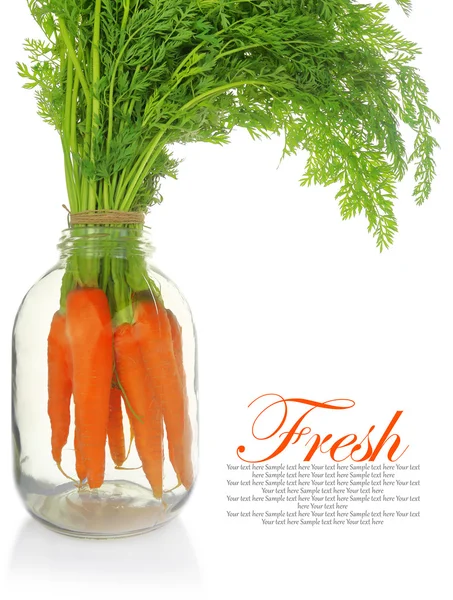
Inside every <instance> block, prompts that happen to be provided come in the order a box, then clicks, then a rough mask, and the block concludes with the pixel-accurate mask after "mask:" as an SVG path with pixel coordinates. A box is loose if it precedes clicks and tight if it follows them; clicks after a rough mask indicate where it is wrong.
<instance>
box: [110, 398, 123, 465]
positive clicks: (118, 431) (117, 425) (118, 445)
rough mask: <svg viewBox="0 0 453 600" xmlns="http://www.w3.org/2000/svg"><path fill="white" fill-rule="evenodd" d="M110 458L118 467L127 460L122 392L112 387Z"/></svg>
mask: <svg viewBox="0 0 453 600" xmlns="http://www.w3.org/2000/svg"><path fill="white" fill-rule="evenodd" d="M108 440H109V448H110V456H111V457H112V460H113V462H114V463H115V465H116V466H117V467H121V465H122V464H123V463H124V461H125V460H126V446H125V444H124V431H123V413H122V412H121V391H120V390H119V389H118V388H114V387H112V389H111V390H110V412H109V426H108Z"/></svg>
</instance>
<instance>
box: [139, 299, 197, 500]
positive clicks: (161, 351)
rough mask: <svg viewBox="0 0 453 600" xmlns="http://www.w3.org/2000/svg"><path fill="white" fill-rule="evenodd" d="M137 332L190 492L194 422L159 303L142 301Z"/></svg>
mask: <svg viewBox="0 0 453 600" xmlns="http://www.w3.org/2000/svg"><path fill="white" fill-rule="evenodd" d="M135 320H136V323H135V332H136V337H137V340H138V343H139V347H140V351H141V354H142V357H143V362H144V364H145V369H146V372H147V377H148V383H149V385H150V386H151V387H152V389H153V391H154V394H155V396H156V398H157V401H158V403H159V405H160V406H161V409H162V415H163V417H164V421H165V427H166V430H167V439H168V453H169V456H170V461H171V463H172V465H173V468H174V470H175V473H176V475H177V476H178V479H179V480H180V482H181V483H182V484H183V486H184V487H185V488H186V489H189V488H190V487H191V485H192V482H193V469H192V460H191V438H192V434H191V429H190V420H189V419H188V415H187V412H186V409H185V404H186V402H185V398H184V392H183V388H182V383H181V377H180V375H179V370H178V367H177V364H176V359H175V354H174V350H173V341H172V335H171V326H170V321H169V319H168V315H167V312H166V310H165V308H164V307H163V306H162V305H161V304H159V303H158V302H150V301H141V302H138V303H137V307H136V311H135Z"/></svg>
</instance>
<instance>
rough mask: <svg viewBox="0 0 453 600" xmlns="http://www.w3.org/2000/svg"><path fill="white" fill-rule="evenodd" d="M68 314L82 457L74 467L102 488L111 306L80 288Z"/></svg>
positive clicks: (71, 297) (110, 369) (101, 296)
mask: <svg viewBox="0 0 453 600" xmlns="http://www.w3.org/2000/svg"><path fill="white" fill-rule="evenodd" d="M66 311H67V312H66V332H67V335H68V339H69V346H70V349H71V353H72V361H73V395H74V404H75V426H76V431H77V432H78V433H77V438H76V452H77V453H78V454H79V457H77V459H76V463H80V464H82V465H84V466H85V468H86V475H87V478H88V484H89V486H90V488H98V487H100V486H101V485H102V483H103V481H104V470H105V445H106V439H107V427H108V422H109V401H110V387H111V382H112V374H113V332H112V326H111V315H110V309H109V303H108V300H107V296H106V295H105V293H104V292H103V291H102V290H100V289H97V288H80V289H76V290H73V291H72V292H70V293H69V294H68V297H67V301H66ZM82 474H83V473H82ZM79 476H80V475H79Z"/></svg>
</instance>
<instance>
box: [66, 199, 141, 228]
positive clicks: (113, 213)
mask: <svg viewBox="0 0 453 600" xmlns="http://www.w3.org/2000/svg"><path fill="white" fill-rule="evenodd" d="M63 208H64V209H65V210H66V211H67V212H68V221H69V224H70V225H143V224H144V222H145V215H144V213H142V212H129V211H124V210H85V211H82V212H78V213H72V212H71V211H70V210H69V208H68V207H67V206H66V205H65V204H63Z"/></svg>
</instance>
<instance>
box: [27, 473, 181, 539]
mask: <svg viewBox="0 0 453 600" xmlns="http://www.w3.org/2000/svg"><path fill="white" fill-rule="evenodd" d="M64 488H65V489H64V490H61V488H59V489H58V490H57V491H56V492H57V493H55V494H52V495H46V496H44V495H42V494H30V493H29V494H27V497H26V498H25V503H26V505H27V508H28V510H29V511H30V513H31V514H32V516H33V517H35V518H36V519H37V520H38V521H39V522H40V523H42V524H43V525H45V526H46V527H48V528H50V529H52V530H53V531H56V532H58V533H61V534H64V535H68V536H72V537H78V538H93V539H111V538H123V537H130V536H134V535H140V534H143V533H148V532H150V531H153V530H154V529H158V528H159V527H161V526H162V525H164V524H165V523H167V522H168V521H171V520H172V519H173V518H174V517H175V516H176V515H177V514H178V512H179V509H180V508H181V507H182V505H183V504H184V500H185V499H186V497H187V495H188V492H187V491H186V490H185V489H184V488H182V490H181V491H183V493H181V492H179V493H175V492H176V490H175V491H174V492H171V493H168V494H164V497H163V499H162V500H161V501H159V500H156V499H155V498H154V496H153V495H152V492H151V490H150V489H146V488H144V487H142V486H140V485H138V484H135V483H132V482H130V481H105V482H104V483H103V485H102V487H101V488H99V489H97V490H89V489H83V488H82V489H81V490H79V489H75V488H74V486H71V487H68V486H66V485H65V486H64Z"/></svg>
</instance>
